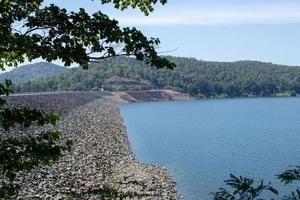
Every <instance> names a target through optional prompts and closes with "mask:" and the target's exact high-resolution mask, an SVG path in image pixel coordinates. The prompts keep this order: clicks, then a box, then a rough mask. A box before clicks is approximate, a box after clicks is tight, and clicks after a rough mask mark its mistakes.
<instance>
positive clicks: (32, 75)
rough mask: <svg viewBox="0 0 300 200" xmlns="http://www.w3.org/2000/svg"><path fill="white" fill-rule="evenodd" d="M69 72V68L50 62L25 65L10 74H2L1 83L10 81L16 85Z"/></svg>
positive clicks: (0, 75) (0, 76)
mask: <svg viewBox="0 0 300 200" xmlns="http://www.w3.org/2000/svg"><path fill="white" fill-rule="evenodd" d="M66 71H67V68H65V67H62V66H59V65H55V64H52V63H48V62H40V63H34V64H29V65H23V66H21V67H18V68H15V69H13V70H11V71H9V72H5V73H3V74H0V82H3V81H4V80H5V79H10V80H12V81H14V82H16V83H20V82H26V81H32V80H39V79H43V78H47V77H51V76H56V75H61V74H63V73H64V72H66Z"/></svg>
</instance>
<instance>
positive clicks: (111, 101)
mask: <svg viewBox="0 0 300 200" xmlns="http://www.w3.org/2000/svg"><path fill="white" fill-rule="evenodd" d="M119 100H120V99H118V98H116V97H114V96H113V95H111V94H109V93H100V92H67V93H46V94H31V95H25V96H22V95H15V96H10V97H8V98H7V102H8V104H9V105H15V106H20V105H28V106H34V107H36V108H40V109H43V110H45V111H46V112H58V113H60V115H61V120H60V122H59V123H58V124H57V125H55V126H52V125H51V126H50V125H49V126H44V127H33V128H30V129H26V130H22V131H21V129H20V127H17V128H16V129H15V130H11V132H9V133H5V132H4V131H3V130H2V131H1V132H0V134H1V136H2V137H9V135H10V134H11V133H14V137H22V136H24V135H23V134H24V133H33V135H38V134H39V133H40V131H48V130H57V129H58V130H60V131H62V132H63V133H64V135H63V138H62V139H61V142H64V141H66V140H67V139H69V138H72V139H73V141H74V145H73V147H72V150H71V152H69V153H66V155H64V156H63V157H62V158H61V159H59V160H58V161H55V162H52V163H51V164H50V165H48V166H42V165H41V166H38V167H35V168H34V169H32V170H30V171H24V172H21V173H19V174H18V176H17V183H18V184H19V185H20V186H21V190H20V191H19V193H18V195H16V196H15V197H13V198H15V199H32V198H36V199H100V192H99V189H100V188H109V189H112V190H114V191H117V192H118V193H119V194H121V195H128V194H130V195H134V196H135V197H134V198H133V199H135V198H136V197H138V199H157V200H159V199H166V200H167V199H170V200H172V199H174V200H176V199H178V195H177V192H176V188H175V182H174V181H173V179H172V177H171V175H170V174H169V173H168V171H167V169H166V168H165V167H163V166H158V165H152V164H145V163H140V162H138V161H137V160H135V158H134V154H133V152H132V148H131V146H130V142H129V141H128V135H127V132H126V127H125V124H124V121H123V119H122V116H121V113H120V101H119ZM116 198H117V197H115V198H109V199H116Z"/></svg>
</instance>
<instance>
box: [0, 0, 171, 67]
mask: <svg viewBox="0 0 300 200" xmlns="http://www.w3.org/2000/svg"><path fill="white" fill-rule="evenodd" d="M101 2H102V3H109V2H111V1H109V0H102V1H101ZM161 2H162V3H165V2H166V1H165V0H162V1H161ZM42 3H43V1H42V0H34V1H19V0H10V1H1V2H0V8H1V11H0V12H1V15H0V27H1V31H0V38H1V44H0V68H1V69H4V66H5V65H7V66H16V65H17V64H18V63H22V62H24V61H25V59H28V60H29V61H31V60H33V59H36V58H43V59H44V60H47V61H48V62H50V61H52V60H57V59H61V60H62V62H63V63H64V64H65V66H70V65H71V64H72V63H79V64H80V65H81V66H82V67H83V68H84V69H87V67H88V63H89V62H91V61H93V60H101V59H104V58H108V57H114V56H120V55H125V56H134V57H135V58H136V59H137V60H143V61H144V62H146V63H147V64H150V65H153V66H156V67H158V68H163V67H167V68H173V67H174V66H175V65H174V64H173V63H171V62H170V61H168V60H167V59H166V58H161V57H159V56H158V54H157V52H156V51H155V47H156V46H157V45H158V44H159V43H160V41H159V39H155V38H151V39H148V38H147V37H146V36H144V35H143V34H142V32H141V31H138V30H137V29H136V28H129V27H125V28H120V27H119V25H118V21H116V20H112V19H110V18H109V17H108V16H107V15H105V14H103V13H102V12H100V11H98V12H95V13H93V14H92V15H89V14H88V13H87V12H86V11H85V10H84V9H83V8H80V10H79V11H78V12H68V11H67V10H66V9H64V8H60V7H58V6H56V5H54V4H51V5H49V6H43V5H42ZM113 3H114V4H115V6H116V7H117V8H120V9H125V8H127V7H129V6H132V7H136V6H138V7H139V8H140V9H141V10H142V11H144V12H145V13H146V14H148V13H149V12H150V11H152V10H153V8H152V5H153V4H155V3H156V0H152V1H148V0H146V1H145V0H139V1H132V0H114V1H113ZM19 24H21V25H19Z"/></svg>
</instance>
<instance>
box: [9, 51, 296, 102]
mask: <svg viewBox="0 0 300 200" xmlns="http://www.w3.org/2000/svg"><path fill="white" fill-rule="evenodd" d="M167 58H168V59H169V60H171V61H172V62H174V63H175V64H176V65H177V67H176V68H175V70H168V69H159V70H157V69H154V68H153V67H150V66H147V65H145V64H144V63H142V62H139V61H136V60H133V59H130V58H125V57H119V58H114V59H109V60H104V61H101V62H98V63H92V64H90V68H89V70H88V71H85V70H82V69H80V68H74V69H70V70H69V72H66V73H64V74H62V75H59V76H54V77H49V78H46V79H42V80H35V81H28V82H23V83H21V84H16V85H15V86H14V91H15V92H41V91H68V90H100V89H101V87H102V86H103V85H104V87H105V88H104V89H106V90H113V89H112V87H111V86H110V85H105V80H106V79H108V78H110V77H112V76H114V75H117V76H120V77H126V78H128V79H132V80H140V81H143V80H144V81H149V82H150V83H151V88H152V89H174V90H177V91H181V92H184V93H187V94H189V95H191V96H195V97H248V96H295V95H297V94H300V68H299V67H292V66H283V65H275V64H272V63H263V62H257V61H238V62H206V61H201V60H197V59H194V58H182V57H167ZM137 88H138V87H134V86H132V85H126V84H124V85H121V86H120V87H118V90H136V89H137Z"/></svg>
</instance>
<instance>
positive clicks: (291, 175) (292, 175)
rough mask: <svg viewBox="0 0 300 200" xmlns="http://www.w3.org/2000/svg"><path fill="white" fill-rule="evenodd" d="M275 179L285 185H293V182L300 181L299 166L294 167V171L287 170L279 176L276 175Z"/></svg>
mask: <svg viewBox="0 0 300 200" xmlns="http://www.w3.org/2000/svg"><path fill="white" fill-rule="evenodd" d="M277 178H278V179H280V181H281V182H283V183H285V184H290V183H293V182H294V181H300V166H296V167H295V168H294V169H288V170H286V171H284V172H282V173H281V174H279V175H277Z"/></svg>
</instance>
